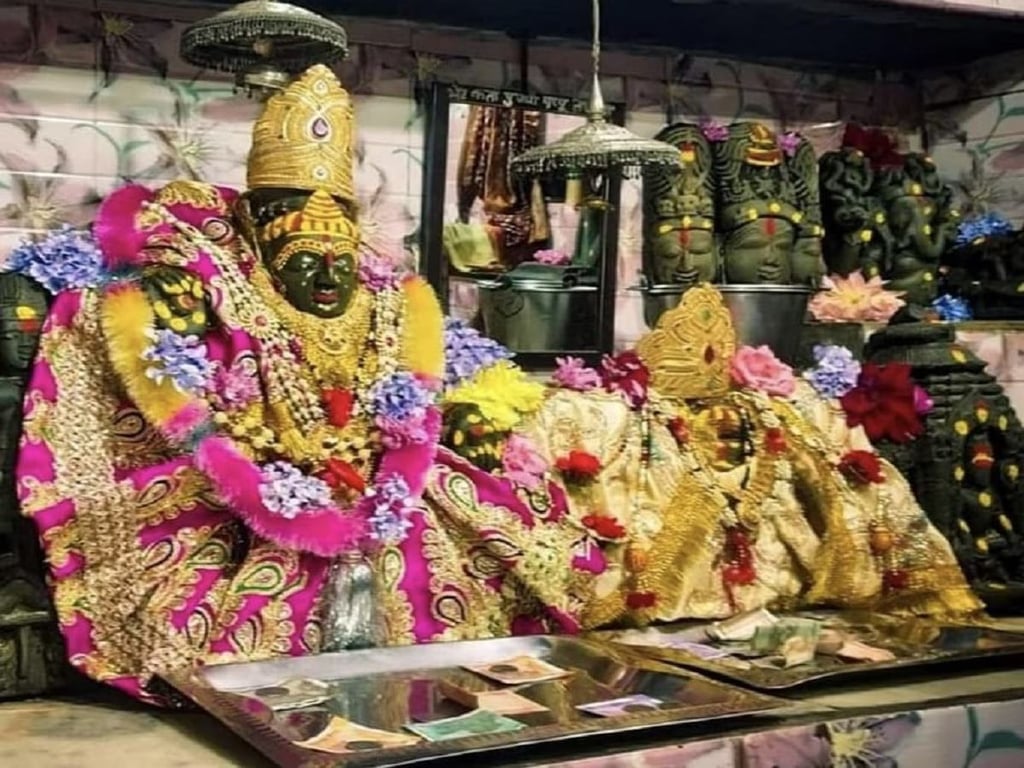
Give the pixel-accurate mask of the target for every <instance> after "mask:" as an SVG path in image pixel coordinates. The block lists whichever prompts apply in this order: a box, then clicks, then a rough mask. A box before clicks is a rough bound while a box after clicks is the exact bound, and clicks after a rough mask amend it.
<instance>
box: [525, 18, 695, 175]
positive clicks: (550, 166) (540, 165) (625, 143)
mask: <svg viewBox="0 0 1024 768" xmlns="http://www.w3.org/2000/svg"><path fill="white" fill-rule="evenodd" d="M592 8H593V14H594V37H593V45H592V48H591V57H592V59H593V65H594V71H593V84H592V87H591V91H590V104H589V107H588V109H587V122H586V123H585V124H584V125H582V126H580V127H579V128H576V129H574V130H572V131H569V132H568V133H567V134H565V135H564V136H562V137H561V138H560V139H558V141H555V142H552V143H551V144H545V145H544V146H540V147H533V148H532V149H529V150H527V151H526V152H524V153H523V154H521V155H519V156H518V157H515V158H514V159H513V160H512V169H513V171H514V172H516V173H520V174H524V175H540V174H546V173H556V172H563V173H570V174H575V173H580V172H582V171H588V170H589V171H603V170H610V169H617V170H619V171H620V172H622V173H623V174H625V175H627V176H632V175H638V174H639V173H640V172H641V171H642V170H643V169H644V168H650V167H673V166H676V165H678V164H679V150H678V149H676V148H675V147H673V146H672V145H671V144H667V143H665V142H663V141H656V140H654V139H643V138H640V137H639V136H637V135H636V134H634V133H633V132H632V131H629V130H627V129H625V128H623V127H622V126H619V125H614V124H612V123H609V122H608V121H607V119H606V118H605V104H604V96H603V94H602V93H601V80H600V64H601V12H600V11H601V9H600V0H592Z"/></svg>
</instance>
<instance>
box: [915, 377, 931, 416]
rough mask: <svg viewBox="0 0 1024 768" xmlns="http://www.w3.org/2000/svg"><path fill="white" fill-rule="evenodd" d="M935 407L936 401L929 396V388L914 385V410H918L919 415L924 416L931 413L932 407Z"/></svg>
mask: <svg viewBox="0 0 1024 768" xmlns="http://www.w3.org/2000/svg"><path fill="white" fill-rule="evenodd" d="M934 407H935V403H934V402H933V401H932V399H931V397H929V396H928V390H926V389H925V388H924V387H919V386H917V385H916V384H915V385H914V410H915V411H917V415H918V416H924V415H925V414H926V413H929V412H930V411H931V409H932V408H934Z"/></svg>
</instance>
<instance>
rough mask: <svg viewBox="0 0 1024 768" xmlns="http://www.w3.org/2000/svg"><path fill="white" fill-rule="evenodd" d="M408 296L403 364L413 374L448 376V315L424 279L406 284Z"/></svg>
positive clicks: (405, 289) (418, 278) (411, 279)
mask: <svg viewBox="0 0 1024 768" xmlns="http://www.w3.org/2000/svg"><path fill="white" fill-rule="evenodd" d="M402 291H403V293H404V294H405V323H404V328H403V339H402V355H403V358H404V359H403V361H402V362H403V363H405V365H406V367H408V369H409V370H410V371H412V372H413V373H422V374H426V375H428V376H433V377H434V378H438V379H439V378H441V377H443V376H444V315H443V313H442V312H441V305H440V304H439V303H438V301H437V295H436V294H435V293H434V290H433V289H432V288H431V287H430V286H429V285H428V284H427V283H426V282H425V281H424V280H423V279H422V278H420V277H412V278H410V279H408V280H406V281H405V282H404V283H403V284H402Z"/></svg>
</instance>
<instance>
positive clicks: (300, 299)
mask: <svg viewBox="0 0 1024 768" xmlns="http://www.w3.org/2000/svg"><path fill="white" fill-rule="evenodd" d="M264 254H265V256H266V261H267V265H268V268H269V269H270V273H271V275H272V276H273V278H274V282H275V284H276V285H277V287H278V290H279V291H281V294H282V295H283V296H284V297H285V298H286V299H287V300H288V302H289V303H290V304H291V305H292V306H293V307H295V308H296V309H297V310H299V311H300V312H308V313H309V314H311V315H315V316H316V317H323V318H332V317H340V316H341V315H343V314H345V311H346V310H347V309H348V306H349V303H350V302H351V300H352V296H353V295H354V294H355V291H356V284H357V280H356V277H357V275H356V254H355V252H354V250H353V248H352V247H351V244H350V241H348V240H346V239H341V238H335V237H332V236H330V235H316V236H310V235H289V236H287V237H283V238H279V239H278V240H276V241H275V242H274V243H273V244H271V245H270V246H269V247H265V249H264Z"/></svg>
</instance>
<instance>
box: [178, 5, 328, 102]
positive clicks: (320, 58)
mask: <svg viewBox="0 0 1024 768" xmlns="http://www.w3.org/2000/svg"><path fill="white" fill-rule="evenodd" d="M347 54H348V35H347V34H346V32H345V29H344V28H343V27H342V26H341V25H340V24H338V23H337V22H334V21H331V20H330V19H325V18H324V17H323V16H319V15H317V14H315V13H313V12H312V11H307V10H306V9H305V8H299V7H297V6H294V5H290V4H289V3H279V2H274V0H248V2H244V3H239V4H238V5H235V6H233V7H231V8H229V9H228V10H226V11H222V12H221V13H218V14H216V15H215V16H212V17H210V18H208V19H203V20H202V21H198V22H196V23H195V24H192V25H191V26H189V27H188V28H187V29H186V30H185V31H184V33H182V36H181V57H182V58H183V59H184V60H185V61H187V62H189V63H190V64H194V65H195V66H197V67H203V68H206V69H215V70H218V71H221V72H231V73H233V74H234V75H235V77H236V81H237V83H238V85H239V86H240V87H244V88H247V89H248V90H250V91H258V92H266V91H268V90H270V91H273V90H277V89H279V88H283V87H284V86H285V85H287V84H288V82H289V81H290V80H291V77H292V76H293V75H294V74H295V73H297V72H301V71H302V70H304V69H306V68H307V67H309V66H312V65H313V64H328V65H329V64H333V63H334V62H336V61H339V60H340V59H343V58H345V56H346V55H347Z"/></svg>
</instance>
